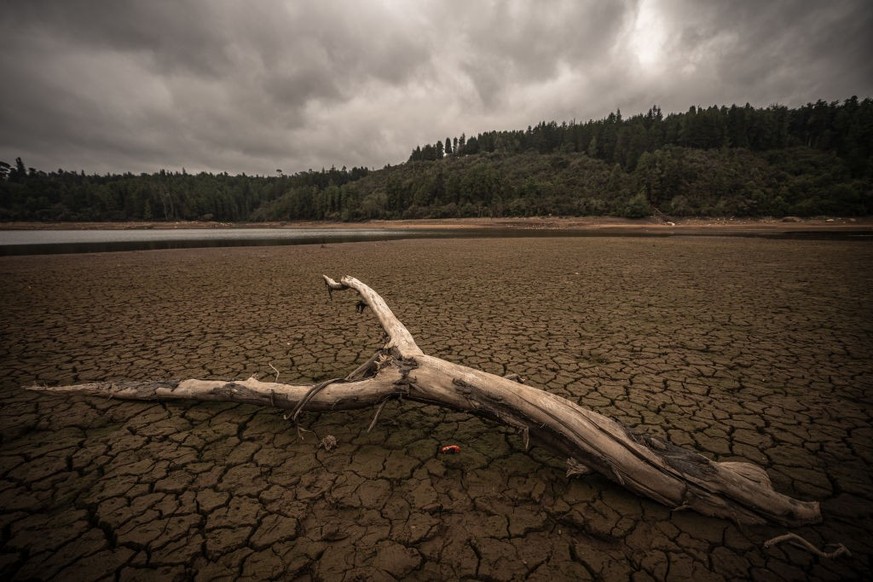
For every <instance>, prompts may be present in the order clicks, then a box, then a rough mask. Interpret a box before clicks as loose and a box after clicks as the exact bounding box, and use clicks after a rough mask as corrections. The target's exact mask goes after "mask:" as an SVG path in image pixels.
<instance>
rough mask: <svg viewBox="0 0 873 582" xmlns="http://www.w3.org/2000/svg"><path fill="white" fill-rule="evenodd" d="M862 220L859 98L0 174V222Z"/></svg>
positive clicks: (867, 201)
mask: <svg viewBox="0 0 873 582" xmlns="http://www.w3.org/2000/svg"><path fill="white" fill-rule="evenodd" d="M549 214H551V215H554V216H598V215H602V216H623V217H628V218H640V217H644V216H650V215H652V214H659V215H667V216H676V217H685V216H712V217H726V216H736V217H757V216H775V217H779V216H786V215H796V216H819V215H834V216H866V215H871V214H873V100H871V99H870V98H866V99H863V100H859V99H858V98H856V97H852V98H850V99H846V100H844V101H842V102H837V101H834V102H824V101H818V102H816V103H810V104H807V105H805V106H803V107H799V108H794V109H791V108H788V107H783V106H779V105H773V106H770V107H766V108H754V107H751V106H750V105H748V104H747V105H745V106H737V105H733V106H730V107H726V106H722V107H717V106H712V107H708V108H702V107H691V108H690V109H689V110H688V111H687V112H685V113H671V114H669V115H666V116H665V115H662V113H661V110H660V109H659V108H658V107H652V108H651V109H650V110H649V111H647V112H646V113H643V114H638V115H633V116H631V117H624V116H623V115H622V113H621V112H620V111H616V112H615V113H611V114H609V116H607V117H606V118H604V119H600V120H597V121H594V120H591V121H587V122H585V123H577V122H576V121H570V122H563V123H558V122H554V121H552V122H542V123H539V124H538V125H536V126H530V127H528V128H527V129H524V130H513V131H488V132H484V133H479V134H477V135H473V136H470V137H468V136H466V135H464V134H461V135H459V136H456V137H446V138H445V139H440V140H437V141H435V142H434V143H432V144H424V145H418V146H416V147H415V148H414V149H413V150H412V152H411V154H410V156H409V159H408V161H406V162H405V163H402V164H399V165H395V166H390V165H389V166H386V167H385V168H383V169H381V170H370V169H368V168H352V169H347V168H342V169H337V168H333V167H332V168H330V169H329V170H326V169H322V170H320V171H319V170H309V171H305V172H298V173H296V174H292V175H283V174H281V173H278V172H277V175H275V176H266V177H265V176H247V175H245V174H241V175H230V174H227V173H219V174H214V173H205V172H204V173H198V174H189V173H187V172H185V171H184V170H183V171H182V172H168V171H160V172H157V173H153V174H132V173H124V174H106V175H96V174H91V175H88V174H85V173H84V172H82V171H78V172H76V171H67V170H63V169H58V170H57V171H43V170H37V169H35V168H28V167H27V166H26V165H25V163H24V162H23V161H22V159H21V158H18V159H16V160H14V162H12V163H7V162H0V220H4V221H13V220H22V221H34V220H35V221H125V220H147V221H176V220H215V221H227V222H242V221H254V222H257V221H277V220H279V221H283V220H331V221H360V220H368V219H401V218H402V219H414V218H465V217H487V216H492V217H508V216H518V217H523V216H542V215H549Z"/></svg>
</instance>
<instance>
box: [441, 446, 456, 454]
mask: <svg viewBox="0 0 873 582" xmlns="http://www.w3.org/2000/svg"><path fill="white" fill-rule="evenodd" d="M440 452H441V453H442V454H444V455H457V454H458V453H460V452H461V447H459V446H458V445H446V446H444V447H440Z"/></svg>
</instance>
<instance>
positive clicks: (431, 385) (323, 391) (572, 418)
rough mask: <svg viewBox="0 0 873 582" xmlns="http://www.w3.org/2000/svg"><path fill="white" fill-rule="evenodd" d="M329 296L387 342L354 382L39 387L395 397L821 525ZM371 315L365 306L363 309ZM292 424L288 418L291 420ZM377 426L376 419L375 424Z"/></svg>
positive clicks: (650, 485) (733, 476)
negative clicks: (428, 350) (373, 321)
mask: <svg viewBox="0 0 873 582" xmlns="http://www.w3.org/2000/svg"><path fill="white" fill-rule="evenodd" d="M324 280H325V283H326V284H327V288H328V291H329V292H331V293H332V292H333V291H343V290H347V289H351V290H354V291H356V292H357V293H358V294H359V295H360V297H361V301H362V303H361V305H366V306H368V307H370V308H371V309H372V310H373V313H374V314H375V315H376V317H377V318H378V320H379V323H380V324H381V326H382V328H383V329H384V330H385V333H386V334H387V337H388V339H387V343H386V344H385V345H384V346H383V347H382V348H381V349H379V350H378V351H377V353H376V354H375V355H374V356H373V357H372V358H371V359H370V360H369V361H368V362H366V363H365V364H363V365H362V366H360V367H359V368H358V369H357V370H355V371H353V372H352V373H351V374H349V375H348V376H347V377H345V378H338V379H333V380H329V381H326V382H321V383H319V384H316V385H314V386H312V385H293V384H282V383H278V382H262V381H260V380H258V379H256V378H250V379H248V380H244V381H230V382H228V381H223V380H195V379H191V380H183V381H179V382H96V383H89V384H78V385H72V386H56V387H45V386H31V387H29V389H30V390H36V391H40V392H50V393H55V394H60V393H76V394H87V395H94V396H102V397H109V398H121V399H129V400H171V399H189V400H219V401H232V402H241V403H247V404H256V405H262V406H272V407H276V408H280V409H285V410H289V411H291V412H290V414H289V415H288V416H287V417H291V418H294V419H295V421H296V417H297V415H298V414H299V413H300V411H301V410H308V411H330V410H348V409H356V408H364V407H370V406H380V407H381V405H383V404H384V403H385V401H387V400H388V399H391V398H404V399H408V400H413V401H416V402H423V403H427V404H434V405H437V406H442V407H446V408H450V409H453V410H458V411H465V412H469V413H471V414H474V415H476V416H480V417H484V418H488V419H491V420H494V421H497V422H499V423H502V424H504V425H507V426H509V427H512V428H514V429H516V430H518V431H520V432H521V433H522V435H523V438H524V443H525V447H527V446H528V443H529V442H534V443H537V444H539V445H542V446H544V447H545V448H548V449H550V450H551V451H553V452H555V453H557V454H559V455H561V456H562V457H564V458H566V459H567V465H568V471H567V473H568V475H573V474H585V473H588V472H591V471H594V472H597V473H599V474H601V475H603V476H604V477H606V478H608V479H610V480H612V481H614V482H616V483H618V484H619V485H621V486H623V487H626V488H627V489H629V490H631V491H633V492H635V493H637V494H640V495H644V496H646V497H648V498H650V499H653V500H655V501H657V502H659V503H661V504H663V505H665V506H667V507H670V508H673V509H690V510H694V511H697V512H699V513H702V514H705V515H710V516H715V517H721V518H727V519H732V520H734V521H736V522H738V523H748V524H755V523H766V522H772V523H778V524H782V525H787V526H797V525H803V524H810V523H816V522H819V521H821V512H820V508H819V504H818V503H817V502H815V501H800V500H797V499H793V498H791V497H788V496H786V495H783V494H781V493H778V492H776V491H775V490H774V489H773V486H772V484H771V482H770V479H769V477H768V476H767V473H766V471H765V470H764V469H763V468H761V467H758V466H757V465H753V464H751V463H743V462H715V461H712V460H710V459H709V458H707V457H704V456H703V455H700V454H698V453H696V452H694V451H690V450H686V449H682V448H680V447H677V446H675V445H673V444H671V443H669V442H666V441H662V440H659V439H657V438H653V437H648V436H645V435H639V434H636V433H634V432H632V431H631V430H630V429H628V428H627V427H625V426H623V425H621V424H619V423H618V422H616V421H614V420H612V419H610V418H607V417H605V416H603V415H601V414H598V413H597V412H594V411H592V410H588V409H586V408H583V407H581V406H579V405H577V404H576V403H574V402H571V401H569V400H567V399H565V398H562V397H560V396H557V395H554V394H551V393H549V392H546V391H543V390H539V389H537V388H534V387H531V386H527V385H524V384H521V383H519V382H518V381H514V380H512V379H509V378H502V377H500V376H496V375H494V374H489V373H487V372H483V371H481V370H476V369H473V368H468V367H466V366H462V365H459V364H454V363H451V362H448V361H446V360H443V359H440V358H436V357H433V356H429V355H427V354H425V353H424V352H422V351H421V349H420V348H419V347H418V345H417V344H416V343H415V340H414V339H413V337H412V335H411V334H410V333H409V331H408V330H407V329H406V327H405V326H404V325H403V324H402V323H401V322H400V321H399V320H398V319H397V317H396V316H395V315H394V314H393V313H392V312H391V309H390V308H389V307H388V305H387V304H386V303H385V301H384V300H383V299H382V297H381V296H379V294H378V293H376V292H375V291H374V290H373V289H371V288H370V287H368V286H367V285H365V284H364V283H362V282H361V281H359V280H357V279H355V278H353V277H343V278H342V279H341V280H340V281H339V282H337V281H334V280H333V279H331V278H329V277H327V276H325V277H324ZM361 309H362V308H361ZM287 417H286V418H287ZM374 420H375V419H374Z"/></svg>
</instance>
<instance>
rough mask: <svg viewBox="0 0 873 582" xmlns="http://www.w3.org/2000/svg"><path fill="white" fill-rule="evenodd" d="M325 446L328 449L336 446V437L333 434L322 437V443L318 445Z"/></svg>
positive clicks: (330, 449)
mask: <svg viewBox="0 0 873 582" xmlns="http://www.w3.org/2000/svg"><path fill="white" fill-rule="evenodd" d="M322 447H324V450H326V451H332V450H333V449H334V448H336V437H335V436H333V435H332V434H329V435H327V436H326V437H324V438H323V439H321V443H320V444H319V445H318V448H322Z"/></svg>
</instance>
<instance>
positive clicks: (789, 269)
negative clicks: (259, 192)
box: [0, 237, 873, 581]
mask: <svg viewBox="0 0 873 582" xmlns="http://www.w3.org/2000/svg"><path fill="white" fill-rule="evenodd" d="M871 267H873V245H870V244H869V243H867V242H861V241H824V242H821V241H794V240H761V239H746V238H722V237H707V238H693V237H692V238H613V237H596V238H591V237H586V238H536V239H482V240H470V239H465V240H457V239H456V240H435V241H423V240H405V241H393V242H375V243H353V244H334V245H326V246H320V247H319V246H315V245H313V246H282V247H242V248H233V249H197V250H178V251H149V252H129V253H128V252H120V253H104V254H84V255H50V256H30V257H2V258H0V305H2V307H0V399H2V400H0V439H2V440H0V536H2V537H0V577H2V578H3V579H12V580H26V579H32V578H41V579H49V578H53V579H64V580H82V579H95V580H96V579H119V580H139V579H149V578H155V577H160V578H161V579H173V578H178V579H189V578H193V579H197V580H210V579H214V578H220V577H224V578H230V579H238V578H250V579H258V580H264V579H314V580H340V579H375V580H390V579H458V578H465V577H467V578H476V579H484V580H515V579H527V578H530V579H544V580H552V581H555V580H580V579H592V578H593V579H606V580H628V579H630V578H631V577H633V578H634V579H650V578H654V579H665V578H666V579H677V580H681V579H694V580H733V579H744V578H750V579H756V580H797V579H803V578H812V579H853V578H854V579H857V578H863V577H864V576H865V575H867V573H868V572H870V571H871V569H873V478H871V477H873V472H871V464H873V397H871V394H873V269H871ZM322 273H326V274H330V275H332V276H340V275H343V274H350V275H355V276H357V277H358V278H360V279H361V280H363V281H364V282H366V283H367V284H369V285H370V286H372V287H373V288H374V289H375V290H376V291H378V292H379V293H380V294H381V295H382V296H383V297H384V298H385V299H386V301H387V302H388V303H389V305H390V306H391V307H392V309H393V310H394V312H395V313H396V314H397V315H398V317H399V318H400V319H401V320H402V321H403V322H404V323H405V324H406V325H407V327H408V328H409V329H410V331H411V332H412V333H413V335H414V336H415V337H416V339H417V341H418V344H419V345H420V347H421V348H422V349H423V350H424V351H425V352H428V353H432V354H433V355H437V356H439V357H442V358H445V359H448V360H451V361H456V362H460V363H463V364H465V365H468V366H474V367H479V368H482V369H485V370H488V371H491V372H495V373H499V374H505V373H510V372H515V373H519V374H521V375H522V376H524V377H526V378H527V379H528V382H529V383H531V384H534V385H537V386H540V387H543V388H544V389H546V390H549V391H552V392H555V393H558V394H561V395H564V396H567V397H569V398H572V399H574V400H576V401H578V402H579V403H580V404H582V405H584V406H587V407H590V408H594V409H596V410H598V411H599V412H601V413H603V414H606V415H608V416H612V417H614V418H616V419H618V420H620V421H622V422H624V423H626V424H627V425H629V426H632V427H635V428H637V429H643V430H648V431H650V432H652V433H654V434H657V435H661V436H662V437H664V438H668V439H670V440H672V441H673V442H674V443H676V444H679V445H683V446H689V447H692V448H694V449H696V450H698V451H700V452H702V453H703V454H706V455H707V456H710V457H712V458H715V459H717V460H740V459H745V460H750V461H753V462H755V463H758V464H761V465H763V466H765V467H766V468H767V469H768V472H769V474H770V477H771V478H772V480H773V483H774V486H775V487H776V489H777V490H779V491H782V492H784V493H787V494H789V495H792V496H795V497H798V498H803V499H817V500H820V501H822V512H823V516H824V522H823V523H822V524H820V525H817V526H812V527H807V528H802V529H800V530H797V532H798V533H800V534H802V535H804V536H805V537H807V538H808V539H809V540H811V541H813V542H814V543H816V544H818V545H824V544H827V543H832V542H843V543H845V544H846V545H847V546H848V547H849V549H850V550H851V551H852V556H851V557H842V558H839V559H835V560H824V559H820V558H816V557H814V556H812V555H811V554H809V553H807V552H805V551H802V550H799V549H795V548H793V547H790V546H779V547H776V548H770V549H764V548H763V547H762V542H763V540H765V539H768V538H770V537H772V536H775V535H778V534H781V533H784V530H783V529H782V528H775V527H770V526H758V527H744V528H739V527H737V526H736V525H734V524H732V523H730V522H727V521H723V520H717V519H712V518H706V517H702V516H699V515H697V514H693V513H687V512H673V513H671V512H670V511H669V510H667V509H666V508H664V507H662V506H660V505H658V504H656V503H654V502H652V501H648V500H645V499H640V498H638V497H635V496H634V495H632V494H630V493H627V492H626V491H624V490H623V489H621V488H620V487H618V486H617V485H614V484H612V483H611V482H609V481H606V480H605V479H602V478H599V477H596V476H594V477H590V476H589V477H583V478H576V479H572V480H567V479H566V478H565V477H564V466H563V460H562V459H556V458H554V457H552V456H550V455H549V454H547V453H545V452H544V451H542V450H538V449H536V448H535V449H533V450H532V451H531V452H530V453H526V452H524V451H523V446H522V441H521V438H520V437H519V436H518V435H517V434H515V433H514V432H512V431H510V430H508V429H504V428H501V427H497V426H494V425H492V424H489V423H487V422H484V421H482V420H479V419H475V418H470V417H468V416H466V415H464V414H459V413H452V412H447V411H443V410H441V409H437V408H434V407H428V406H423V405H417V404H414V403H409V402H405V403H400V404H398V403H391V404H389V405H388V406H387V407H386V408H385V410H383V412H382V415H381V416H380V419H379V422H378V423H377V425H376V427H375V428H374V429H373V431H372V432H371V433H370V434H367V433H366V429H367V426H368V425H369V423H370V420H371V418H372V414H373V411H371V410H363V411H357V412H343V413H339V412H337V413H324V414H312V413H308V414H304V416H303V426H305V427H307V428H309V429H311V430H313V431H314V433H312V434H310V433H306V434H305V440H303V441H298V438H297V432H296V431H295V430H294V427H293V426H292V425H289V423H288V422H287V421H284V420H283V419H282V414H281V412H279V411H275V410H269V409H260V408H254V407H249V406H245V405H229V404H212V403H192V404H185V403H168V404H161V403H136V402H119V401H107V400H99V399H93V398H81V397H76V398H60V397H53V396H48V395H37V394H33V393H28V392H25V391H23V390H22V389H21V386H23V385H28V384H31V383H34V382H40V383H47V384H69V383H77V382H87V381H91V380H112V379H161V378H187V377H199V378H246V377H248V376H250V375H252V374H258V375H260V376H261V377H264V378H273V377H275V375H276V373H275V372H274V371H273V369H272V368H271V365H272V366H273V367H275V368H276V369H278V370H279V372H280V378H279V379H280V380H284V381H289V382H290V381H295V380H305V381H314V380H319V379H326V378H330V377H335V376H341V375H344V374H345V373H347V372H348V371H350V370H351V369H352V368H353V367H354V366H355V365H356V364H357V363H360V362H362V361H363V360H365V359H366V358H367V357H369V355H370V354H371V353H372V351H373V350H374V349H375V348H376V347H377V346H378V345H380V336H381V330H380V329H379V327H378V324H377V323H376V322H375V321H374V320H373V317H372V314H371V313H370V312H369V311H366V312H365V313H364V314H363V315H358V314H357V313H356V312H355V307H354V306H355V298H354V297H353V296H351V295H350V294H340V295H338V296H335V299H334V301H333V302H328V301H327V294H326V292H325V290H324V286H323V284H322V282H321V280H320V275H321V274H322ZM328 434H330V435H334V436H335V437H336V439H337V441H338V447H337V448H336V449H334V450H332V451H326V450H324V449H323V448H322V449H319V448H318V446H317V443H318V442H319V440H320V439H321V438H322V437H324V436H326V435H328ZM445 444H458V445H460V447H461V453H460V454H458V455H445V456H441V455H437V448H438V446H439V445H445Z"/></svg>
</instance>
